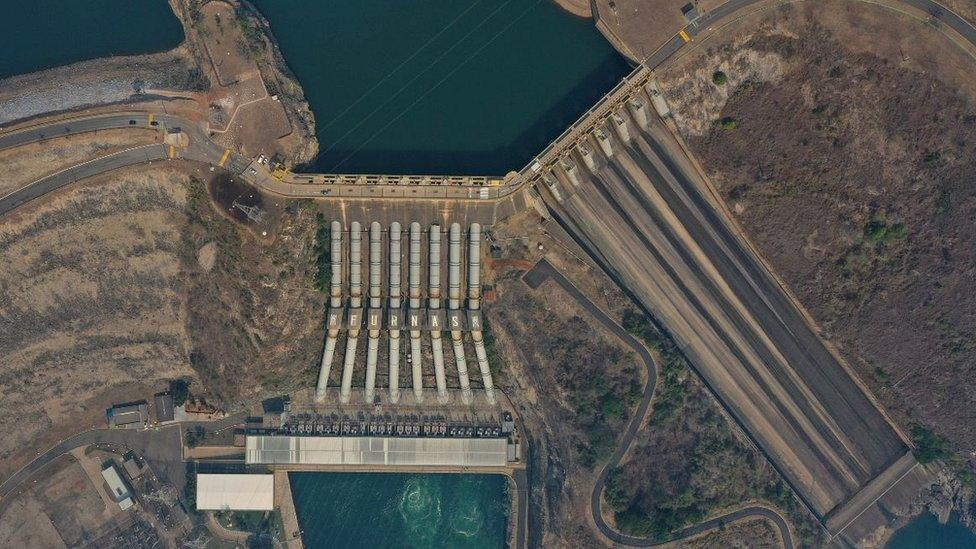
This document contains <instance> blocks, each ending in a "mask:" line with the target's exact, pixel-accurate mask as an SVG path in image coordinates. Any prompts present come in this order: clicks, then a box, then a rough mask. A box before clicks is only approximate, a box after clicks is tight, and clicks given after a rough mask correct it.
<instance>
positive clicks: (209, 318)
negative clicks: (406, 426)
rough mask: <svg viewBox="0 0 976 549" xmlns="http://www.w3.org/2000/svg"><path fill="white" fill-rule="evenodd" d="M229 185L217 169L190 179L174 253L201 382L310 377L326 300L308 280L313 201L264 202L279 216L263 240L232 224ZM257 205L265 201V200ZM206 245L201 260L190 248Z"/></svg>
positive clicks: (239, 388) (240, 389) (312, 261)
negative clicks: (206, 256) (205, 259)
mask: <svg viewBox="0 0 976 549" xmlns="http://www.w3.org/2000/svg"><path fill="white" fill-rule="evenodd" d="M232 185H235V184H234V183H233V180H231V179H229V178H222V177H217V178H215V179H214V180H213V181H212V182H211V184H210V185H209V187H210V191H209V192H210V193H212V194H214V195H215V196H218V197H219V198H220V200H221V203H222V204H223V206H222V207H217V206H215V205H214V203H213V202H212V201H211V199H210V195H208V185H205V184H204V183H203V182H202V181H200V180H199V179H192V180H191V181H190V182H189V184H188V192H187V206H186V212H187V226H186V228H185V231H184V234H183V243H182V244H183V245H182V247H181V248H180V257H181V258H182V260H183V266H184V269H185V271H184V277H185V279H186V280H187V283H188V289H187V292H188V293H187V309H188V319H187V320H188V324H187V326H188V331H189V333H190V337H191V341H192V347H191V351H190V362H191V365H192V366H193V368H194V369H195V370H196V371H197V372H198V373H199V374H200V376H201V377H202V378H203V382H204V383H203V385H204V386H205V387H206V388H207V389H209V390H210V391H213V392H214V393H215V394H216V395H217V396H219V397H221V398H223V399H225V400H226V399H235V398H239V397H247V396H254V395H256V394H260V392H261V391H263V390H273V389H279V390H283V389H286V388H292V387H295V386H297V385H298V384H301V383H304V384H306V385H307V384H309V383H312V376H313V375H314V372H312V369H311V367H312V366H315V365H316V357H317V355H318V354H319V352H320V351H321V342H322V337H323V334H324V331H323V330H322V318H323V315H324V311H325V300H324V297H323V295H322V294H321V293H319V292H317V291H316V290H315V287H314V277H315V274H316V269H317V264H316V260H317V255H316V253H315V246H314V244H315V233H316V230H317V227H318V220H317V218H316V215H315V213H314V208H311V207H306V206H304V205H299V204H297V203H295V204H292V205H290V206H288V207H286V208H285V209H284V210H280V211H276V212H270V213H269V214H268V215H269V216H270V217H271V218H279V216H280V219H276V220H275V221H268V222H266V223H269V225H267V226H262V227H263V230H266V229H267V228H271V227H270V224H273V223H280V225H279V226H278V227H277V230H276V234H275V238H274V240H273V241H271V242H268V241H266V240H265V239H262V238H260V237H259V236H257V235H256V234H255V233H254V232H253V231H251V230H247V229H244V228H242V227H241V225H240V223H241V222H240V221H232V220H231V218H232V217H233V216H240V215H241V214H240V212H239V211H238V210H232V209H231V205H232V204H233V200H234V198H236V197H237V195H236V193H235V192H232V191H226V190H225V188H226V187H230V186H232ZM258 204H259V205H263V207H264V208H265V209H268V208H270V207H272V206H273V204H264V203H263V202H259V203H258ZM207 245H210V246H214V247H215V249H213V250H212V251H211V252H210V253H212V254H213V256H214V259H213V265H212V266H211V267H210V269H207V268H205V267H206V265H201V262H200V261H198V259H197V254H198V251H199V250H201V249H203V248H204V247H205V246H207Z"/></svg>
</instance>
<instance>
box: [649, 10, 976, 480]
mask: <svg viewBox="0 0 976 549" xmlns="http://www.w3.org/2000/svg"><path fill="white" fill-rule="evenodd" d="M835 4H837V3H833V4H832V5H835ZM835 7H836V6H835ZM846 10H847V11H846V12H845V11H841V12H840V13H841V14H846V13H847V12H849V11H853V10H854V8H852V7H850V6H847V7H846ZM856 11H857V15H856V17H854V18H853V19H854V20H853V22H844V21H839V19H840V18H841V17H840V15H838V14H834V15H831V13H832V12H831V10H830V7H829V6H828V7H821V6H806V5H805V6H803V7H798V8H795V9H793V8H787V9H778V10H777V12H776V13H775V14H771V15H769V16H768V17H767V18H765V20H764V21H762V22H761V23H760V24H759V25H758V27H757V26H756V25H750V26H749V27H748V28H741V29H740V30H739V31H738V32H737V33H733V35H732V36H731V37H730V38H729V39H728V40H727V41H726V42H725V43H722V44H719V43H715V44H712V45H711V47H710V48H709V49H708V50H707V51H706V52H703V53H702V54H701V55H700V56H699V57H697V58H695V59H694V60H693V62H694V63H696V65H698V66H700V67H704V68H703V69H702V71H704V70H707V71H714V70H719V69H721V70H723V71H724V72H725V73H727V74H728V80H729V81H728V83H727V84H726V86H727V89H723V90H718V91H710V90H715V88H716V85H715V84H714V83H713V82H711V81H705V79H704V78H703V77H702V75H701V74H700V73H701V72H702V71H699V73H696V74H692V75H690V76H681V75H682V72H681V70H682V69H681V67H674V69H673V70H672V71H671V76H672V80H671V81H669V83H668V94H669V98H671V99H672V100H673V101H672V104H673V106H675V107H676V112H677V122H678V124H679V127H681V128H682V130H683V131H684V133H685V135H686V136H687V137H689V138H690V144H691V146H692V148H693V149H694V151H695V153H696V154H697V155H698V156H699V158H700V159H701V160H702V162H703V164H704V167H705V169H706V170H707V171H708V172H709V174H710V176H711V178H712V180H713V182H714V183H715V184H716V186H717V187H719V188H720V191H721V193H722V194H723V196H724V197H725V198H726V199H727V201H728V203H729V204H730V206H731V208H732V209H733V211H734V212H735V213H736V214H737V217H738V219H739V221H740V222H741V224H742V225H743V226H744V228H745V229H746V232H747V233H748V234H749V236H750V237H751V238H752V240H753V241H754V242H756V244H757V245H758V247H759V248H760V250H761V251H762V253H763V255H764V256H765V257H766V258H767V259H768V260H769V261H770V263H771V264H772V266H773V268H774V270H775V271H776V272H777V273H778V274H779V275H780V276H782V278H783V279H785V281H786V283H787V284H788V285H789V286H790V288H791V289H792V290H793V291H794V293H795V294H796V295H797V296H798V297H799V299H800V301H801V302H802V303H803V304H804V305H805V307H806V308H807V309H808V310H809V311H810V312H811V314H812V315H813V316H814V318H815V319H816V321H817V322H818V323H819V324H820V326H822V327H823V329H824V335H826V336H827V337H828V338H829V339H830V340H831V341H832V342H833V343H834V344H835V345H836V346H837V347H838V348H839V349H840V351H841V353H842V354H843V355H844V356H845V357H846V358H847V360H848V361H849V362H850V363H851V364H852V365H853V366H854V367H855V368H856V369H857V370H858V372H859V373H860V375H861V377H862V379H864V380H865V381H866V382H867V383H868V385H869V386H870V387H871V388H872V389H873V392H874V393H875V394H876V395H878V396H879V397H880V399H881V400H882V402H883V403H884V404H885V406H886V407H887V408H888V409H889V410H890V411H893V412H894V413H895V415H896V418H897V419H898V420H899V422H900V423H901V424H902V425H906V426H912V425H918V424H920V425H923V426H924V427H918V426H916V427H915V428H912V429H911V433H912V435H913V437H914V438H916V442H917V443H918V444H919V445H920V448H919V457H920V459H923V460H931V459H937V458H944V457H947V456H948V453H947V452H945V446H946V445H945V443H944V442H943V441H942V439H941V438H940V437H946V438H947V439H948V440H949V441H950V446H951V447H952V448H953V449H954V450H955V451H956V452H959V457H958V458H957V459H956V460H955V466H956V467H957V468H961V469H963V470H964V469H965V468H966V462H967V461H968V462H969V463H968V467H969V471H968V472H966V471H963V474H962V476H961V478H962V479H963V481H964V482H969V483H970V484H972V479H973V478H974V475H973V472H972V471H976V464H974V463H973V462H972V453H971V452H972V451H973V449H974V448H976V433H974V432H973V430H972V425H973V423H974V421H976V415H974V411H973V410H974V409H976V407H974V402H976V393H974V392H973V391H972V386H973V383H974V381H976V371H974V369H973V364H976V297H974V294H973V276H972V265H973V263H974V261H976V256H974V248H973V242H974V241H976V223H974V222H973V221H974V219H973V212H974V211H976V210H974V208H976V188H974V187H973V185H972V182H973V180H974V179H976V161H974V158H976V114H974V113H976V104H974V101H973V97H974V96H976V95H974V91H976V86H973V83H972V82H971V78H972V76H971V75H972V71H971V70H965V71H961V70H959V67H958V66H957V65H956V64H955V60H957V59H959V58H960V57H966V56H965V54H964V53H963V52H961V51H960V50H959V49H958V48H957V47H956V46H955V45H954V44H952V43H951V42H949V41H948V40H946V39H945V38H944V37H942V36H941V35H940V34H939V33H938V31H936V30H933V28H931V27H926V26H924V25H922V24H921V23H917V22H912V21H909V20H906V19H903V18H900V17H897V16H895V15H894V14H893V12H890V11H885V10H881V9H880V8H876V7H868V6H859V7H857V9H856ZM893 21H895V23H893ZM859 36H869V37H871V38H870V40H869V41H870V42H871V43H870V44H866V43H865V42H866V41H867V40H866V39H865V38H863V37H859ZM770 59H772V60H775V66H774V67H773V68H774V70H772V71H769V70H767V69H769V67H770V66H769V65H765V68H764V65H763V64H764V60H770ZM968 62H969V63H971V62H972V60H971V58H969V59H968ZM757 63H758V64H757ZM709 74H711V72H709ZM763 74H765V77H763V76H762V75H763ZM693 105H712V107H710V108H707V109H695V108H694V107H692V106H693ZM723 119H732V120H735V121H736V122H737V124H736V127H735V128H734V129H731V130H728V129H722V128H721V124H718V125H714V124H715V121H718V120H723ZM708 124H713V126H712V128H711V129H705V130H703V132H702V134H701V135H696V134H697V133H698V132H696V131H694V130H695V128H696V127H699V126H703V125H706V126H707V125H708ZM933 431H934V433H935V434H934V435H933V434H932V432H933Z"/></svg>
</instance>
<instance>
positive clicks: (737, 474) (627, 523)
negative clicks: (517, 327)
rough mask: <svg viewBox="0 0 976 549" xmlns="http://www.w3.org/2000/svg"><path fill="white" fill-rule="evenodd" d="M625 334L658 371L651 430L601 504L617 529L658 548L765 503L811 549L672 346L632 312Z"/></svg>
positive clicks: (799, 522) (776, 489) (777, 482)
mask: <svg viewBox="0 0 976 549" xmlns="http://www.w3.org/2000/svg"><path fill="white" fill-rule="evenodd" d="M624 326H625V327H626V328H627V329H628V330H630V331H631V332H632V333H634V334H635V335H637V336H638V337H640V338H641V339H642V340H644V341H645V342H646V343H647V344H648V346H649V347H650V348H652V349H653V350H654V354H655V355H656V356H657V357H658V358H657V361H658V364H659V365H660V368H659V373H658V384H657V388H656V390H655V394H654V402H653V407H652V410H651V415H650V418H649V420H648V423H647V425H646V426H645V427H644V428H643V429H642V430H641V431H639V432H638V436H637V438H636V439H635V441H634V445H633V446H632V448H631V451H630V453H629V455H628V457H627V459H626V460H625V461H624V462H623V463H622V464H621V465H620V466H619V467H617V468H615V469H614V470H612V471H611V472H610V475H609V477H608V481H607V489H606V491H605V493H604V500H605V501H606V503H607V505H608V506H609V507H610V508H611V509H612V510H613V514H614V519H615V521H616V525H617V528H619V529H620V530H621V531H624V532H627V533H629V534H632V535H637V536H641V537H651V538H653V539H662V540H663V539H667V538H669V537H670V535H671V534H672V533H673V532H676V531H678V530H680V529H681V528H684V527H686V526H690V525H693V524H696V523H698V522H700V521H702V520H704V519H706V518H708V517H710V516H713V515H714V514H716V513H717V512H718V511H722V510H731V509H733V508H735V507H738V506H742V505H744V504H747V503H754V502H765V503H766V504H768V505H770V506H773V507H775V508H778V509H780V510H781V511H784V512H786V513H787V514H788V515H789V517H790V518H791V519H792V522H793V523H794V524H795V526H796V529H797V532H798V535H799V536H800V540H799V541H800V542H801V544H802V545H803V546H808V545H810V544H812V543H813V542H814V541H815V540H816V538H817V532H818V530H817V529H816V527H815V526H814V525H813V522H812V517H810V516H809V515H808V514H807V513H806V512H805V511H804V510H803V508H802V506H801V505H800V504H799V502H798V501H797V500H796V499H795V498H794V497H793V495H792V493H791V492H790V490H789V488H788V487H787V486H786V484H785V483H784V482H783V481H782V480H781V479H780V477H779V474H778V473H777V472H776V471H775V470H774V469H773V468H772V466H770V464H769V462H768V461H766V459H765V458H763V456H762V455H761V454H760V453H759V451H758V450H756V448H755V447H754V446H753V444H752V443H751V442H750V441H748V440H747V439H746V438H745V435H743V434H742V433H741V431H739V430H738V429H737V428H733V427H732V424H731V423H730V421H729V420H728V418H727V417H726V416H725V415H724V414H723V413H722V411H721V409H720V408H719V406H718V404H717V402H716V401H715V400H714V399H713V398H712V396H711V395H709V394H708V393H707V391H706V389H705V387H704V385H702V383H701V381H700V380H699V379H698V378H697V377H696V376H694V375H692V374H691V371H690V369H689V368H688V366H687V363H686V362H685V359H684V358H683V357H682V356H681V355H680V353H679V352H678V351H677V349H676V348H675V347H674V345H673V343H671V342H670V340H668V339H667V338H664V337H662V336H661V334H660V333H659V332H657V330H655V329H654V328H653V327H652V326H651V325H650V323H649V321H648V320H647V319H646V317H644V316H642V315H641V314H640V313H637V312H636V311H631V312H628V313H625V315H624Z"/></svg>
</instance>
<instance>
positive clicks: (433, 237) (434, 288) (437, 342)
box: [427, 225, 449, 404]
mask: <svg viewBox="0 0 976 549" xmlns="http://www.w3.org/2000/svg"><path fill="white" fill-rule="evenodd" d="M427 268H428V269H429V271H430V272H429V277H428V279H429V283H430V293H429V297H430V301H429V305H430V310H431V311H436V310H438V309H440V308H441V227H440V225H432V226H431V227H430V263H429V264H428V267H427ZM430 345H431V354H432V355H433V357H434V378H435V379H436V381H437V402H439V403H441V404H447V401H448V398H449V397H448V394H447V377H446V376H445V374H444V340H443V339H441V331H440V330H439V329H435V328H434V327H433V326H431V330H430Z"/></svg>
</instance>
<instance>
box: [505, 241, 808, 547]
mask: <svg viewBox="0 0 976 549" xmlns="http://www.w3.org/2000/svg"><path fill="white" fill-rule="evenodd" d="M522 280H524V281H525V283H526V284H528V285H529V287H531V288H538V287H539V285H540V284H542V283H543V282H545V281H546V280H552V281H553V282H555V283H556V284H558V285H559V286H560V287H562V289H563V290H564V291H565V292H566V293H568V294H569V295H570V297H572V298H573V299H574V300H575V301H576V303H577V304H578V305H579V306H580V307H581V308H582V309H583V310H585V311H587V312H588V313H589V314H590V315H591V316H592V317H593V318H594V319H596V320H597V322H599V323H600V324H601V325H602V326H603V327H604V328H605V329H606V330H607V331H608V332H610V333H612V334H613V335H614V336H616V337H617V338H618V339H620V340H621V341H623V342H624V343H625V344H626V345H627V346H628V347H630V348H631V349H633V351H634V352H635V353H636V354H637V355H638V356H639V357H640V359H641V362H643V363H644V368H645V370H646V371H647V383H646V384H645V385H644V395H643V397H642V398H641V402H640V405H639V406H638V407H637V412H636V413H635V414H634V416H633V417H632V418H631V420H630V424H628V425H627V430H626V431H624V434H623V436H622V437H621V438H620V442H619V443H618V445H617V449H616V450H614V452H613V454H612V455H611V456H610V458H609V460H608V461H607V463H606V464H605V465H604V466H603V468H602V469H600V474H599V475H598V476H597V480H596V483H595V485H594V487H593V492H592V493H591V494H590V514H591V516H592V517H593V522H594V523H595V524H596V526H597V528H599V530H600V532H601V533H603V535H604V536H606V537H607V538H608V539H610V540H611V541H613V542H614V543H620V544H623V545H630V546H635V547H654V546H657V545H663V543H659V542H656V541H654V540H651V539H646V538H637V537H633V536H628V535H625V534H621V533H620V532H618V531H616V530H614V529H613V528H612V527H611V526H610V525H609V524H607V523H606V521H605V520H603V514H602V513H601V512H600V509H601V502H602V499H603V490H604V488H606V484H607V476H608V475H609V474H610V471H611V470H612V469H614V468H615V467H617V466H618V465H619V464H620V460H621V459H623V456H624V455H625V454H626V453H627V451H628V450H629V449H630V446H631V445H632V444H633V443H634V438H635V437H636V435H637V431H638V429H640V426H641V425H642V424H643V423H644V420H645V419H646V417H647V416H648V415H649V414H650V411H651V400H652V398H653V396H654V388H655V387H656V386H657V368H656V367H655V366H654V359H653V358H652V357H651V354H650V352H648V350H647V348H646V347H645V346H644V345H643V344H641V343H640V342H639V341H638V340H637V339H636V338H635V337H634V336H633V335H631V334H630V332H628V331H627V330H625V329H624V328H623V327H622V326H620V325H619V324H617V323H616V322H614V320H613V319H612V318H610V317H609V316H608V315H607V314H606V313H605V312H604V311H603V310H602V309H600V307H598V306H597V305H596V304H595V303H593V302H592V301H590V300H589V298H587V297H586V296H585V295H583V292H581V291H580V290H579V288H577V287H576V285H574V284H573V283H572V282H570V281H569V279H567V278H566V277H565V276H563V274H562V273H560V272H559V271H558V270H556V268H555V267H553V266H552V264H550V263H549V262H548V261H546V260H545V259H542V260H540V261H539V262H538V263H536V265H535V266H534V267H533V268H532V269H531V270H530V271H528V272H527V273H525V275H523V276H522ZM750 517H764V518H767V519H769V520H770V521H772V522H773V524H775V525H776V527H777V528H778V529H779V533H780V537H781V538H782V539H783V544H784V546H785V547H786V549H793V539H792V537H791V535H790V528H789V525H788V524H787V522H786V520H785V519H784V518H783V517H782V516H781V515H780V514H779V513H777V512H775V511H773V510H771V509H768V508H766V507H760V506H753V507H747V508H744V509H740V510H738V511H734V512H732V513H727V514H725V515H722V516H719V517H715V518H713V519H710V520H707V521H704V522H701V523H699V524H696V525H694V526H689V527H688V528H684V529H682V530H679V531H678V532H675V533H674V535H673V536H672V541H674V540H682V539H685V538H688V537H691V536H696V535H698V534H701V533H703V532H707V531H708V530H711V529H713V528H718V527H720V526H723V525H725V524H729V523H731V522H734V521H737V520H740V519H744V518H750ZM665 543H666V542H665Z"/></svg>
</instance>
